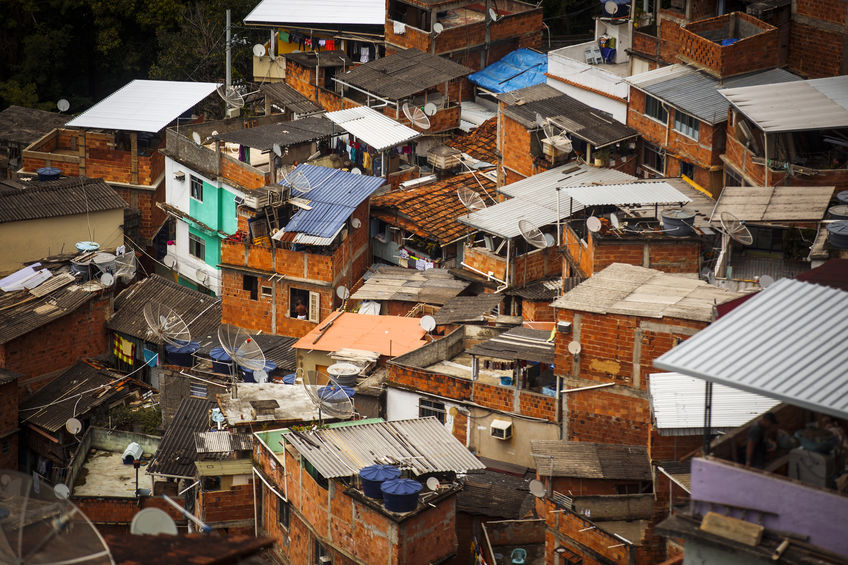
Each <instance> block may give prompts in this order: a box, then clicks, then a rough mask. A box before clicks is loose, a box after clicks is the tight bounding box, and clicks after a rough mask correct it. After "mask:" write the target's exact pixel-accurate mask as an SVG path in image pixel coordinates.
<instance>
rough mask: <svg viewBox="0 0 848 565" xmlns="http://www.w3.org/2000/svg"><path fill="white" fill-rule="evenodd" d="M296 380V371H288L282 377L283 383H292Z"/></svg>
mask: <svg viewBox="0 0 848 565" xmlns="http://www.w3.org/2000/svg"><path fill="white" fill-rule="evenodd" d="M296 381H297V373H289V374H288V375H286V376H285V377H283V384H285V385H293V384H295V382H296Z"/></svg>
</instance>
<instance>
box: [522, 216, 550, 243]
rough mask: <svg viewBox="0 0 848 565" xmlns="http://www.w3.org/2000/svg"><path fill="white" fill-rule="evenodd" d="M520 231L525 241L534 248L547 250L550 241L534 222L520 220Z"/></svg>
mask: <svg viewBox="0 0 848 565" xmlns="http://www.w3.org/2000/svg"><path fill="white" fill-rule="evenodd" d="M518 231H520V232H521V235H522V237H524V240H525V241H526V242H527V243H529V244H530V245H532V246H533V247H536V248H538V249H545V248H546V247H547V246H548V240H547V238H546V237H545V234H543V233H542V230H540V229H539V228H537V227H536V226H535V225H534V224H533V222H531V221H529V220H518Z"/></svg>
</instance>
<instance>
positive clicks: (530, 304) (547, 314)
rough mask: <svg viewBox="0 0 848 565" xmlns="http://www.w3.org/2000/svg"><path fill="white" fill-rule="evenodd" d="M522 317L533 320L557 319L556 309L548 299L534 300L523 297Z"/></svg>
mask: <svg viewBox="0 0 848 565" xmlns="http://www.w3.org/2000/svg"><path fill="white" fill-rule="evenodd" d="M521 317H522V318H524V319H525V320H528V321H531V322H553V321H554V320H555V319H556V317H555V312H554V309H553V307H552V306H551V302H550V301H548V300H543V301H540V302H534V301H532V300H525V299H522V300H521Z"/></svg>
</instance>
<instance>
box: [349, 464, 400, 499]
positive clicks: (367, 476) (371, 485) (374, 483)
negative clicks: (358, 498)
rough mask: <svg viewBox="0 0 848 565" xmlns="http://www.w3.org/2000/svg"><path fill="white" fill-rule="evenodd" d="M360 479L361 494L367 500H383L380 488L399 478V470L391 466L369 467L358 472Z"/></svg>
mask: <svg viewBox="0 0 848 565" xmlns="http://www.w3.org/2000/svg"><path fill="white" fill-rule="evenodd" d="M359 478H360V479H362V492H364V493H365V496H367V497H369V498H383V492H382V491H381V490H380V486H381V485H382V484H383V483H384V482H385V481H391V480H393V479H399V478H400V469H398V468H397V467H395V466H393V465H370V466H368V467H364V468H363V469H362V470H361V471H359Z"/></svg>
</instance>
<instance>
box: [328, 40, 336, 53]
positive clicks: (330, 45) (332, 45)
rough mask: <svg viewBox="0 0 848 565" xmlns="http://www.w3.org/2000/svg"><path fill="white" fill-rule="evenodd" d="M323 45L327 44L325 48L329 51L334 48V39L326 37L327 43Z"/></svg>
mask: <svg viewBox="0 0 848 565" xmlns="http://www.w3.org/2000/svg"><path fill="white" fill-rule="evenodd" d="M325 45H326V46H327V49H328V50H330V51H335V50H336V41H335V40H334V39H328V40H327V43H326V44H325Z"/></svg>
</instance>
